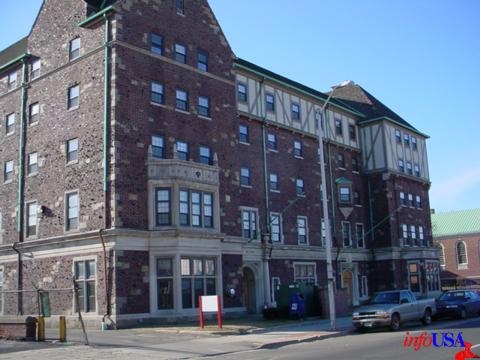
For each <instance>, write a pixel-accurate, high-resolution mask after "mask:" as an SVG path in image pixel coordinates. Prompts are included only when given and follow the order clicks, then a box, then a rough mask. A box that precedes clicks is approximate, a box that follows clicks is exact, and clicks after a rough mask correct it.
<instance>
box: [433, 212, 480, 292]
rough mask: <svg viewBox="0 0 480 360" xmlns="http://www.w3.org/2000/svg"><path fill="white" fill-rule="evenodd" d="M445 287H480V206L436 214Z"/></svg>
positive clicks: (435, 228) (435, 237) (435, 232)
mask: <svg viewBox="0 0 480 360" xmlns="http://www.w3.org/2000/svg"><path fill="white" fill-rule="evenodd" d="M432 234H433V241H434V243H435V245H436V246H438V247H439V248H440V267H441V272H440V278H441V284H442V288H443V289H451V288H459V287H461V288H465V287H474V288H477V289H478V288H480V209H469V210H460V211H451V212H443V213H433V214H432Z"/></svg>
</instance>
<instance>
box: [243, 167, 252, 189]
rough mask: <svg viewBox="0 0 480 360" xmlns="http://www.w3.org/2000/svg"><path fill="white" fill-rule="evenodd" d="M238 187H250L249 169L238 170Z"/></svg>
mask: <svg viewBox="0 0 480 360" xmlns="http://www.w3.org/2000/svg"><path fill="white" fill-rule="evenodd" d="M240 185H242V186H251V185H252V181H251V178H250V168H248V167H242V168H241V169H240Z"/></svg>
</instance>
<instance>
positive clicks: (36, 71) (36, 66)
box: [30, 59, 42, 80]
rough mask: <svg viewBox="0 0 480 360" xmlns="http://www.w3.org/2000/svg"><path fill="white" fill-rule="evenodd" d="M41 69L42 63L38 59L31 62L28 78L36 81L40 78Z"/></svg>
mask: <svg viewBox="0 0 480 360" xmlns="http://www.w3.org/2000/svg"><path fill="white" fill-rule="evenodd" d="M41 67H42V62H41V60H40V59H36V60H35V61H33V62H32V68H31V71H30V78H31V80H33V79H36V78H38V77H39V76H40V71H41Z"/></svg>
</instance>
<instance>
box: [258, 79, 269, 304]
mask: <svg viewBox="0 0 480 360" xmlns="http://www.w3.org/2000/svg"><path fill="white" fill-rule="evenodd" d="M264 81H265V78H262V81H261V82H260V104H259V105H260V113H261V115H262V156H263V180H264V184H263V185H264V195H265V234H262V239H261V241H262V252H263V254H262V265H263V266H262V268H263V296H264V307H269V306H270V304H271V302H272V296H271V291H270V266H269V265H270V264H269V262H270V259H269V258H270V254H271V252H270V249H269V248H271V244H270V197H269V192H268V169H267V167H268V165H267V144H266V141H265V138H266V133H265V122H266V119H267V113H266V109H265V108H264V103H263V102H264V101H265V97H264V94H263V89H264Z"/></svg>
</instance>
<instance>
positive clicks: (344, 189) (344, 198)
mask: <svg viewBox="0 0 480 360" xmlns="http://www.w3.org/2000/svg"><path fill="white" fill-rule="evenodd" d="M338 192H339V202H340V203H341V204H348V203H351V202H352V189H351V188H350V186H345V185H343V186H340V187H339V189H338Z"/></svg>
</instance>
